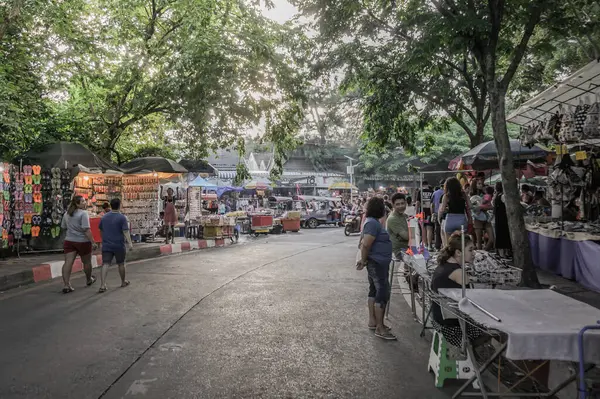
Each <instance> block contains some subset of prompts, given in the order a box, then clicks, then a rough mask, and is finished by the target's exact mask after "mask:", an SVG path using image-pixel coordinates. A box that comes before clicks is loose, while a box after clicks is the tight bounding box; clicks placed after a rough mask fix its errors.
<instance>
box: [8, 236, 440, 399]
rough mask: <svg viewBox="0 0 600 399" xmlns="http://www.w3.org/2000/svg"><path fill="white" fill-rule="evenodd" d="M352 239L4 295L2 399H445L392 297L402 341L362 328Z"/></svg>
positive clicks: (201, 257)
mask: <svg viewBox="0 0 600 399" xmlns="http://www.w3.org/2000/svg"><path fill="white" fill-rule="evenodd" d="M357 240H358V238H357V237H356V236H354V237H345V236H344V234H343V231H342V229H337V228H320V229H317V230H302V232H301V233H298V234H287V235H283V236H268V237H260V238H258V239H249V240H248V241H249V242H247V243H243V244H238V245H236V246H232V247H229V248H225V249H211V250H205V251H199V252H196V253H193V254H187V255H181V256H173V257H167V258H161V259H155V260H151V261H147V262H140V263H137V264H133V265H130V267H129V269H128V272H129V277H130V280H131V282H132V284H131V286H130V287H127V288H124V289H121V288H116V287H117V286H118V273H117V271H116V270H115V269H111V272H110V275H109V291H108V292H107V293H105V294H98V293H97V290H98V285H97V284H96V285H95V286H93V287H92V288H84V287H83V286H84V280H83V279H82V278H81V274H79V275H78V277H77V278H76V279H74V284H73V285H74V287H75V289H76V291H75V292H74V293H72V294H69V295H63V294H60V293H59V291H60V288H61V284H60V283H59V282H58V281H55V282H53V283H50V284H43V285H41V286H36V287H35V288H29V289H23V290H21V291H20V292H16V293H15V292H12V291H11V292H10V293H8V294H3V295H4V296H2V297H0V320H2V321H3V322H2V324H1V325H0V342H1V343H0V353H2V356H0V397H1V398H3V399H9V398H42V397H44V398H78V399H79V398H99V397H105V398H122V397H146V398H230V397H237V398H249V397H264V398H271V397H290V398H291V397H336V398H341V397H345V398H350V397H352V398H376V397H378V398H398V397H402V398H406V399H409V398H446V397H449V396H446V394H445V393H442V392H441V391H438V390H436V389H435V388H434V384H433V376H432V375H430V374H428V373H427V372H426V365H427V363H426V362H427V358H428V351H429V345H428V342H427V341H426V340H423V339H420V338H419V337H418V333H419V326H418V325H417V324H416V323H415V322H414V321H413V320H412V317H411V315H410V311H409V308H408V306H407V305H406V303H404V301H403V300H402V299H400V297H399V296H396V298H395V299H396V302H395V303H394V302H393V303H392V307H391V309H392V311H391V313H390V318H391V320H390V324H391V326H392V327H393V330H394V332H395V333H396V334H397V335H398V337H399V340H398V341H397V342H393V341H383V340H380V339H377V338H375V337H374V336H373V333H372V332H371V331H369V330H368V329H367V325H366V324H367V317H366V306H365V302H366V292H367V283H366V275H365V273H364V272H358V271H356V270H355V269H354V266H353V264H354V259H355V253H356V243H357Z"/></svg>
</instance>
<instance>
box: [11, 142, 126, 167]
mask: <svg viewBox="0 0 600 399" xmlns="http://www.w3.org/2000/svg"><path fill="white" fill-rule="evenodd" d="M22 159H23V164H30V165H40V166H42V167H43V168H64V167H65V165H66V167H68V168H73V167H75V166H84V167H86V168H89V169H101V170H102V171H103V172H104V171H106V170H115V171H121V169H119V167H117V166H115V165H114V164H112V163H110V162H108V161H106V160H104V159H102V158H100V157H99V156H98V155H96V154H94V153H93V152H92V151H90V150H88V149H87V148H86V147H84V146H83V145H81V144H79V143H70V142H66V141H60V142H58V143H52V144H48V145H46V146H44V147H42V148H40V149H39V150H30V151H28V152H26V153H25V155H23V158H22Z"/></svg>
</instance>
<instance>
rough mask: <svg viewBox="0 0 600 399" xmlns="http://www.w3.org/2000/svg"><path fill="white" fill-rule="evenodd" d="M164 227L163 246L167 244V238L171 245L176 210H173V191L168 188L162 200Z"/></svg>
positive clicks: (173, 238) (175, 221) (173, 240)
mask: <svg viewBox="0 0 600 399" xmlns="http://www.w3.org/2000/svg"><path fill="white" fill-rule="evenodd" d="M163 209H164V212H165V215H164V219H163V221H164V225H165V237H166V239H165V244H168V243H169V237H170V238H171V243H175V234H174V229H175V225H176V224H177V210H176V209H175V198H174V197H173V189H172V188H170V187H169V189H167V196H166V197H165V199H164V208H163Z"/></svg>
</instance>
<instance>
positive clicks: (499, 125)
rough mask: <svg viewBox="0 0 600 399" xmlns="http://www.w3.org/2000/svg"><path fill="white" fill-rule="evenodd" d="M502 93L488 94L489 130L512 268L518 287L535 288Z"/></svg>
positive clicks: (535, 279)
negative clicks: (516, 271) (499, 176)
mask: <svg viewBox="0 0 600 399" xmlns="http://www.w3.org/2000/svg"><path fill="white" fill-rule="evenodd" d="M505 105H506V93H505V92H504V91H502V90H499V89H498V88H494V89H493V90H490V107H491V109H492V115H491V116H492V128H493V130H494V141H495V143H496V148H497V149H498V158H499V164H500V172H501V173H502V185H503V186H504V198H505V203H506V212H507V215H508V226H509V230H510V241H511V243H512V248H513V259H514V264H515V266H516V267H518V268H520V269H521V270H522V273H521V283H520V285H522V286H526V287H530V288H539V287H540V283H539V281H538V278H537V273H536V271H535V268H534V266H533V262H532V260H531V250H530V246H529V237H528V234H527V230H526V229H525V220H524V219H523V207H522V206H521V201H520V195H519V187H518V184H517V176H516V174H515V168H514V163H513V157H512V152H511V150H510V141H509V137H508V131H507V129H506V109H505Z"/></svg>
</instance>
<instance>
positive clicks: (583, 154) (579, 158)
mask: <svg viewBox="0 0 600 399" xmlns="http://www.w3.org/2000/svg"><path fill="white" fill-rule="evenodd" d="M584 159H587V153H586V152H585V151H577V152H576V153H575V160H577V161H583V160H584Z"/></svg>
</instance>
